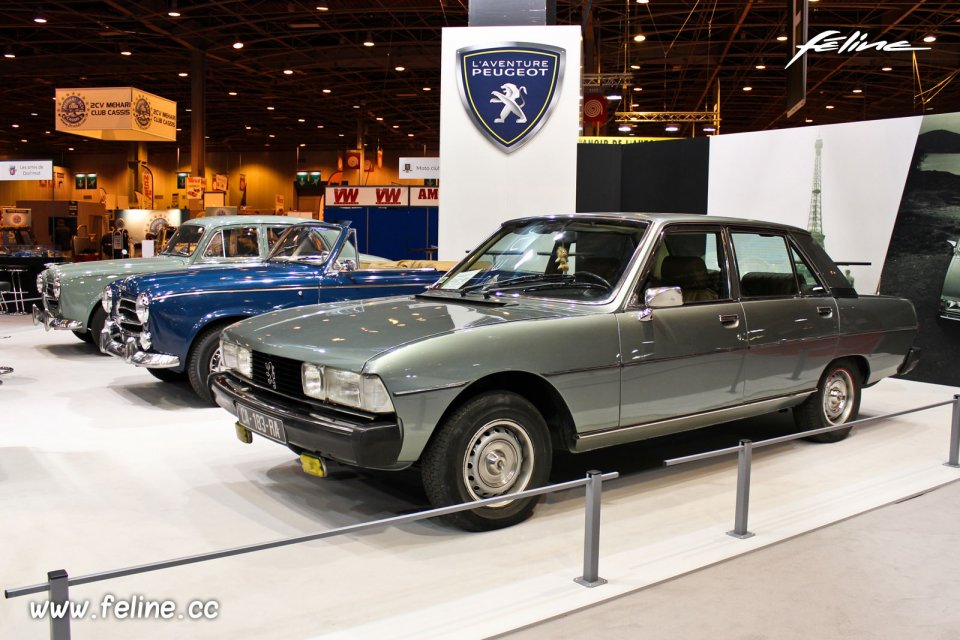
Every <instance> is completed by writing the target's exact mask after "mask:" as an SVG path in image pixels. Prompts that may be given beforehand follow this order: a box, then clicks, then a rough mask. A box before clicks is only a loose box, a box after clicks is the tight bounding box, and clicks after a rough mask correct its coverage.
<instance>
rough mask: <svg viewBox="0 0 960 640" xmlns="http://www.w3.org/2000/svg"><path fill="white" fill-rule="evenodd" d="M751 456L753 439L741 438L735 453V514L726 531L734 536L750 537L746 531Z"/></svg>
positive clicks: (750, 534)
mask: <svg viewBox="0 0 960 640" xmlns="http://www.w3.org/2000/svg"><path fill="white" fill-rule="evenodd" d="M752 458H753V441H752V440H741V441H740V452H739V453H738V455H737V514H736V521H735V522H734V524H733V531H727V535H728V536H733V537H734V538H750V537H753V534H752V533H750V532H749V531H747V513H748V511H749V510H750V463H751V461H752Z"/></svg>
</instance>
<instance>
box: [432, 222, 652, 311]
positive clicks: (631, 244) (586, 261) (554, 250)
mask: <svg viewBox="0 0 960 640" xmlns="http://www.w3.org/2000/svg"><path fill="white" fill-rule="evenodd" d="M646 229H647V224H646V223H643V222H633V221H627V220H624V221H622V222H620V221H610V220H584V219H567V218H561V219H538V220H527V221H523V222H519V223H515V224H512V225H508V226H505V227H503V228H502V229H501V230H500V231H499V232H498V233H497V234H496V235H495V236H494V237H493V238H491V239H490V240H488V241H487V243H486V244H484V245H483V246H482V247H480V248H479V249H477V250H476V251H475V252H474V253H473V254H472V255H471V256H470V257H469V258H467V259H466V260H465V261H463V262H462V263H460V264H459V265H458V266H457V267H455V268H454V269H453V270H452V271H450V272H449V273H448V274H447V275H445V276H444V277H443V278H441V279H440V281H439V282H438V283H437V284H436V285H435V287H434V288H435V289H439V290H447V291H458V292H460V294H461V295H464V296H466V295H470V294H477V295H483V296H485V297H489V296H504V295H510V296H513V295H530V296H536V297H539V298H561V299H565V300H582V301H599V300H603V299H606V298H609V297H610V296H611V295H612V294H613V292H614V290H615V289H616V287H617V283H618V282H619V281H620V278H621V277H622V276H623V274H624V273H625V271H626V269H627V265H628V264H629V263H630V259H631V258H632V257H633V254H634V252H635V251H636V248H637V246H638V245H639V244H640V240H641V239H642V238H643V234H644V232H645V231H646Z"/></svg>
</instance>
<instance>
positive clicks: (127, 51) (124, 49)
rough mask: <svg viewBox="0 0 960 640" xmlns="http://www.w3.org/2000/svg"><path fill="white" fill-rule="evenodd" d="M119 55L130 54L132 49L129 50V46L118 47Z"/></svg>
mask: <svg viewBox="0 0 960 640" xmlns="http://www.w3.org/2000/svg"><path fill="white" fill-rule="evenodd" d="M120 55H122V56H132V55H133V51H130V47H120Z"/></svg>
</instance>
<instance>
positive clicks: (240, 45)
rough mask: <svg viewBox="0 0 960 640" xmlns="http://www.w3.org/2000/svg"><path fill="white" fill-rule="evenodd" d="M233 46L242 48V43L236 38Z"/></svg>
mask: <svg viewBox="0 0 960 640" xmlns="http://www.w3.org/2000/svg"><path fill="white" fill-rule="evenodd" d="M233 48H234V49H243V43H242V42H240V41H239V40H237V41H236V42H234V43H233Z"/></svg>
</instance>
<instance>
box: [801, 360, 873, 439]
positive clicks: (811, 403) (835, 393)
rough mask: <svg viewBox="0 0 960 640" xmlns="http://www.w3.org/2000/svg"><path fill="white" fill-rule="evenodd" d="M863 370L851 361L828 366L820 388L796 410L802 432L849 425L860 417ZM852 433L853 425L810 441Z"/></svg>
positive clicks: (833, 363)
mask: <svg viewBox="0 0 960 640" xmlns="http://www.w3.org/2000/svg"><path fill="white" fill-rule="evenodd" d="M861 386H862V381H861V380H860V371H859V370H858V369H857V367H856V365H855V364H854V363H853V362H851V361H850V360H837V361H836V362H832V363H831V364H830V366H828V367H827V368H826V369H825V370H824V372H823V375H822V376H820V382H819V383H818V384H817V391H816V393H814V394H813V395H811V396H810V397H809V398H807V399H806V400H804V402H803V404H800V405H798V406H797V407H795V408H794V409H793V419H794V422H795V423H796V425H797V428H799V429H800V430H801V431H809V430H811V429H820V428H823V427H830V426H834V425H840V424H845V423H847V422H852V421H853V420H856V419H857V415H858V414H859V413H860V390H861ZM848 435H850V427H848V428H846V429H837V430H836V431H828V432H827V433H821V434H818V435H815V436H810V437H809V438H808V440H811V441H812V442H839V441H840V440H843V439H844V438H846V437H847V436H848Z"/></svg>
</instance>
